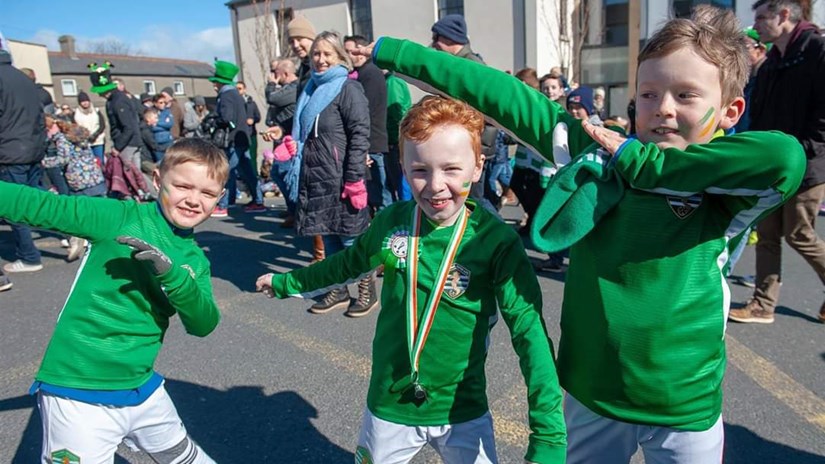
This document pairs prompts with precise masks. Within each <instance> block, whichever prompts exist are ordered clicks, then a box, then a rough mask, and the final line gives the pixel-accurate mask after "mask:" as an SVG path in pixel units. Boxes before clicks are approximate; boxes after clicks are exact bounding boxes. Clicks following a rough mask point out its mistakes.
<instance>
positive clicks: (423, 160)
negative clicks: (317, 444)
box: [257, 96, 566, 464]
mask: <svg viewBox="0 0 825 464" xmlns="http://www.w3.org/2000/svg"><path fill="white" fill-rule="evenodd" d="M483 129H484V118H483V116H482V115H481V114H480V113H479V112H477V111H475V110H473V109H472V108H470V107H469V106H468V105H467V104H465V103H461V102H458V101H456V100H452V99H447V98H443V97H434V96H430V97H426V98H424V99H423V100H421V102H419V103H418V104H416V105H414V106H413V107H412V108H411V109H410V111H409V112H408V113H407V116H406V118H405V119H404V121H403V123H402V125H401V130H400V135H401V142H402V145H401V160H402V165H403V168H404V172H405V176H406V178H407V180H408V181H409V184H410V188H411V190H412V193H413V198H414V199H415V201H404V202H398V203H394V204H392V205H391V206H389V207H387V208H385V209H384V210H382V211H381V212H379V213H378V214H377V215H376V216H375V218H374V219H373V221H372V223H371V224H370V227H369V229H367V231H366V232H364V233H363V234H362V235H361V236H359V237H358V238H357V239H356V240H355V244H354V245H353V246H352V247H349V248H347V249H345V250H344V251H342V252H340V253H336V254H335V255H332V257H328V258H327V259H326V260H324V261H321V262H319V263H316V264H314V265H312V266H310V267H308V268H303V269H297V270H295V271H292V272H290V273H287V274H277V275H273V274H266V275H263V276H261V277H260V278H258V281H257V288H258V290H259V291H263V292H264V293H265V294H267V296H269V297H272V296H277V297H278V298H286V297H289V296H296V297H311V296H313V295H318V294H321V293H323V292H324V291H325V290H326V289H328V288H331V287H333V286H336V285H340V284H343V283H347V282H354V281H356V280H358V279H359V278H360V277H361V276H362V275H364V274H366V273H368V272H370V271H371V270H372V269H374V268H375V267H377V266H378V265H383V266H384V284H383V290H382V292H381V299H382V301H381V307H382V308H383V309H382V310H381V313H380V314H379V316H378V322H377V326H376V333H375V339H374V340H373V354H372V377H371V380H370V388H369V394H368V396H367V407H366V410H365V412H364V418H363V422H362V426H361V434H360V437H359V439H358V449H357V451H356V462H360V463H382V464H386V463H405V462H409V461H410V460H411V459H412V458H413V456H415V454H416V453H417V452H418V451H419V450H420V449H421V448H423V447H424V446H425V445H427V444H430V445H431V446H433V447H434V448H435V449H436V450H437V451H438V453H439V454H440V455H441V457H442V458H443V459H444V461H445V462H446V463H448V464H453V463H467V462H476V463H495V462H497V459H496V451H495V443H494V437H493V419H492V416H491V415H490V412H489V410H488V405H487V395H486V378H485V373H484V364H485V360H486V357H487V345H488V342H489V334H490V330H491V329H492V327H493V325H494V324H495V322H496V321H497V315H496V314H497V313H496V310H497V307H498V309H499V310H500V313H501V315H502V317H503V318H504V321H505V323H506V324H507V326H508V327H509V328H510V331H511V338H512V341H513V347H514V349H515V351H516V353H517V354H518V356H519V359H520V366H521V371H522V374H523V375H524V378H525V382H526V383H527V389H528V402H529V419H530V429H531V431H532V433H531V435H530V443H529V446H528V450H527V455H526V459H527V460H528V461H532V462H537V463H542V464H549V463H563V462H564V454H565V444H566V442H565V432H564V424H563V419H562V411H561V390H560V388H559V385H558V381H557V377H556V371H555V368H554V364H553V355H552V346H551V343H550V341H549V339H548V337H547V333H546V330H545V326H544V320H543V319H542V314H541V303H542V296H541V289H540V287H539V285H538V281H537V280H536V276H535V274H534V273H533V271H532V268H531V266H530V262H529V260H528V258H527V255H526V254H525V252H524V248H523V246H522V243H521V240H520V239H519V237H518V235H517V234H516V233H515V232H514V231H513V230H512V229H511V228H510V227H509V226H507V225H506V224H504V223H503V222H501V221H500V220H499V219H498V218H496V217H495V216H493V215H492V214H491V213H490V212H488V211H487V210H486V209H485V208H482V207H479V206H478V205H477V204H476V203H475V202H473V201H472V200H469V201H468V200H467V196H468V195H469V193H470V186H471V184H472V183H473V182H474V181H478V179H479V177H480V176H481V172H482V167H483V156H482V155H481V133H482V130H483ZM410 289H413V291H410ZM405 334H406V336H405ZM470 456H472V457H470Z"/></svg>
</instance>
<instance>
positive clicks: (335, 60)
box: [312, 40, 341, 73]
mask: <svg viewBox="0 0 825 464" xmlns="http://www.w3.org/2000/svg"><path fill="white" fill-rule="evenodd" d="M338 64H341V57H339V56H338V52H336V51H335V47H333V46H332V44H331V43H329V42H327V41H326V40H318V42H317V43H316V44H315V47H314V48H313V49H312V69H314V70H315V72H318V73H322V72H325V71H326V70H328V69H329V68H331V67H333V66H335V65H338Z"/></svg>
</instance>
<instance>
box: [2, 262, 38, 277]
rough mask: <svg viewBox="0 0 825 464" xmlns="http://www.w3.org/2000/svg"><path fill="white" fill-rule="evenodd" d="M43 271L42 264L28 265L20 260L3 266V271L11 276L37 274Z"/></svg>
mask: <svg viewBox="0 0 825 464" xmlns="http://www.w3.org/2000/svg"><path fill="white" fill-rule="evenodd" d="M41 269H43V265H42V264H26V263H24V262H23V261H20V260H19V259H18V260H17V261H14V262H12V263H8V264H6V265H5V266H3V270H4V271H6V272H8V273H10V274H13V273H15V272H37V271H39V270H41Z"/></svg>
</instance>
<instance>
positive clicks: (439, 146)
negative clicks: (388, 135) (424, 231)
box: [403, 124, 484, 226]
mask: <svg viewBox="0 0 825 464" xmlns="http://www.w3.org/2000/svg"><path fill="white" fill-rule="evenodd" d="M477 160H478V161H477ZM483 165H484V162H483V158H482V157H481V156H480V155H479V154H476V153H475V152H474V151H473V145H472V141H471V138H470V133H469V132H467V130H466V129H464V128H463V127H461V126H458V125H455V124H450V125H443V126H440V127H437V128H435V129H433V132H432V135H431V136H430V138H429V139H428V140H426V141H424V142H413V141H411V140H409V139H405V140H404V162H403V166H404V173H405V175H406V177H407V180H408V181H409V184H410V190H412V194H413V197H414V198H415V202H416V203H418V205H419V207H421V210H422V211H423V212H424V214H425V215H426V216H427V217H428V218H430V219H431V220H432V221H433V222H435V223H436V224H438V225H440V226H449V225H452V224H453V223H455V221H456V219H458V214H459V212H461V207H462V206H464V203H465V202H466V201H467V196H468V195H469V194H470V186H471V185H472V183H473V182H476V181H478V179H479V178H480V177H481V169H482V166H483Z"/></svg>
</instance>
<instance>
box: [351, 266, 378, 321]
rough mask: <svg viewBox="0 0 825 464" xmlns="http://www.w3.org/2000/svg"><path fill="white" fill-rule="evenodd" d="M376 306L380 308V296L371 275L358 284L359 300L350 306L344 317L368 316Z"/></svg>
mask: <svg viewBox="0 0 825 464" xmlns="http://www.w3.org/2000/svg"><path fill="white" fill-rule="evenodd" d="M376 306H378V295H377V294H376V291H375V278H374V277H373V276H372V274H370V276H369V277H366V278H364V279H361V280H360V281H359V282H358V298H357V299H356V300H355V302H354V303H353V304H351V305H350V307H349V309H348V310H347V312H345V313H344V315H346V316H349V317H362V316H366V315H367V314H369V313H370V311H372V310H373V308H375V307H376Z"/></svg>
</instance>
